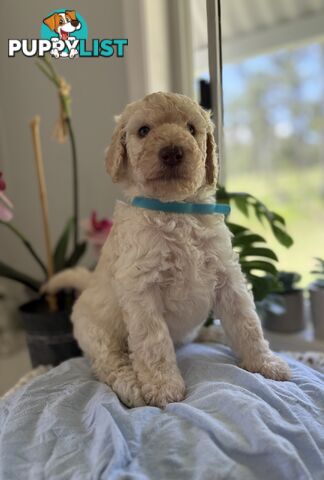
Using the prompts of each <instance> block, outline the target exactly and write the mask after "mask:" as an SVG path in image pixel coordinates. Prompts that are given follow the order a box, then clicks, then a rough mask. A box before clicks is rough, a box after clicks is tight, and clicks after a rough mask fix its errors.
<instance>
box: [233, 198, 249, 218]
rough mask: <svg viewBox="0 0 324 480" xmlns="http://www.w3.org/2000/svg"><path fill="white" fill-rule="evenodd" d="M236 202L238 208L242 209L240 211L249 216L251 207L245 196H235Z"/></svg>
mask: <svg viewBox="0 0 324 480" xmlns="http://www.w3.org/2000/svg"><path fill="white" fill-rule="evenodd" d="M233 200H234V203H235V205H236V206H237V208H238V209H239V210H240V212H242V213H243V215H245V216H246V217H248V216H249V209H248V204H247V201H246V199H245V198H243V197H234V199H233Z"/></svg>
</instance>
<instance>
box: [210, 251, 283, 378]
mask: <svg viewBox="0 0 324 480" xmlns="http://www.w3.org/2000/svg"><path fill="white" fill-rule="evenodd" d="M231 257H232V258H231V259H229V261H228V264H227V265H226V267H227V271H226V274H225V279H224V282H223V286H222V287H221V288H219V289H217V290H216V301H215V310H216V312H217V315H219V317H218V318H220V320H221V322H222V325H223V327H224V330H225V332H226V335H227V337H228V339H229V341H230V344H231V347H232V348H233V350H234V352H235V353H236V354H237V356H238V357H239V358H240V360H241V362H242V363H241V365H242V367H243V368H245V369H246V370H249V371H250V372H255V373H261V374H262V375H263V376H264V377H267V378H271V379H273V380H288V379H289V378H290V376H291V372H290V369H289V367H288V365H287V364H286V363H285V362H284V361H283V360H281V359H280V358H279V357H277V356H276V355H274V354H273V353H272V352H271V350H270V349H269V344H268V342H267V341H266V340H265V339H264V337H263V332H262V328H261V322H260V320H259V317H258V315H257V313H256V311H255V305H254V301H253V298H252V295H251V294H250V293H249V292H248V289H247V285H246V281H245V278H244V275H243V274H242V271H241V268H240V265H239V263H238V261H236V260H235V257H234V253H232V255H231Z"/></svg>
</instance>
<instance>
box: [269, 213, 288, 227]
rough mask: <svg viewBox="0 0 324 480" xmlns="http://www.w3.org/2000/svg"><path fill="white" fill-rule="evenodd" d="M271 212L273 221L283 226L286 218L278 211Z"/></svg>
mask: <svg viewBox="0 0 324 480" xmlns="http://www.w3.org/2000/svg"><path fill="white" fill-rule="evenodd" d="M271 213H272V215H273V219H274V221H275V222H279V223H281V224H282V225H283V226H284V227H285V226H286V220H285V219H284V218H283V217H282V216H281V215H279V213H275V212H271Z"/></svg>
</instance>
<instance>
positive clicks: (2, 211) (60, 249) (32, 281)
mask: <svg viewBox="0 0 324 480" xmlns="http://www.w3.org/2000/svg"><path fill="white" fill-rule="evenodd" d="M5 190H6V183H5V181H4V178H3V173H2V172H0V225H2V226H4V227H6V228H8V229H9V230H10V231H11V232H12V233H13V234H15V235H16V236H17V237H18V238H19V239H20V240H21V241H22V243H23V245H24V246H25V248H26V249H27V251H28V252H29V253H30V255H32V257H33V258H34V260H35V261H36V263H37V265H38V266H39V268H40V270H41V271H42V278H40V279H39V278H34V277H31V276H29V275H27V274H25V273H23V272H21V271H18V270H16V269H14V268H12V267H11V266H9V265H7V264H6V263H4V262H3V261H1V260H0V277H5V278H9V279H11V280H15V281H17V282H19V283H22V284H23V285H25V286H27V287H29V288H30V289H31V290H33V291H35V292H38V291H39V289H40V287H41V285H42V284H43V283H44V282H45V281H46V279H47V269H46V266H45V264H44V262H43V260H42V259H41V257H40V256H39V255H38V253H37V252H36V250H35V249H34V247H33V245H32V243H31V242H30V241H29V240H28V239H27V238H26V236H25V235H24V234H23V233H22V232H21V231H20V230H19V229H18V228H17V227H16V226H15V225H14V224H13V223H12V220H13V218H14V215H13V211H14V206H13V203H12V202H11V200H10V199H9V197H8V196H7V195H6V194H5V193H4V192H5ZM80 224H81V228H82V229H83V232H84V237H85V238H84V241H82V242H81V243H78V245H77V248H76V249H72V252H70V253H69V251H68V246H69V238H70V236H71V230H72V229H71V226H72V222H71V220H70V221H69V222H68V223H67V225H66V227H65V228H64V231H63V233H62V234H61V236H60V237H59V239H58V242H57V244H56V246H55V249H54V252H53V258H54V265H55V271H56V272H58V271H60V270H63V269H64V268H69V267H73V266H75V265H76V264H77V263H78V262H79V261H80V259H81V257H82V256H83V254H84V253H85V251H86V247H87V244H90V245H92V246H93V250H94V253H95V255H96V257H98V256H99V255H100V251H101V248H102V246H103V244H104V243H105V241H106V238H107V236H108V235H109V232H110V230H111V227H112V222H111V220H109V219H108V218H103V219H98V216H97V212H95V211H93V212H92V213H91V216H90V218H88V219H84V220H82V221H81V222H80Z"/></svg>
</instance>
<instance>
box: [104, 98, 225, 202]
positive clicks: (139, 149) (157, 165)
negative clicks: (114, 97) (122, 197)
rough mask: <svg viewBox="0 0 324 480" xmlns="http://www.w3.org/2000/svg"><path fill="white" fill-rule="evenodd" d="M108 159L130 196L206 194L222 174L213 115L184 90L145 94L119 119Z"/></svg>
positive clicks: (163, 197) (182, 197) (180, 197)
mask: <svg viewBox="0 0 324 480" xmlns="http://www.w3.org/2000/svg"><path fill="white" fill-rule="evenodd" d="M106 164H107V169H108V172H109V174H110V175H111V177H112V179H113V181H114V182H120V183H121V184H123V185H124V187H126V193H128V195H130V196H133V195H145V196H151V197H152V196H153V197H156V198H159V199H161V200H169V201H171V200H185V199H187V198H191V197H194V196H195V195H197V194H207V195H208V194H210V193H212V192H213V191H215V188H216V182H217V173H218V166H217V159H216V146H215V142H214V137H213V124H212V122H211V120H210V116H209V114H208V113H207V112H206V111H204V110H203V109H202V108H201V107H200V106H199V105H198V104H197V103H196V102H194V101H193V100H191V99H190V98H188V97H186V96H184V95H179V94H174V93H160V92H159V93H153V94H151V95H147V96H146V97H144V99H143V100H139V101H137V102H134V103H131V104H129V105H128V106H127V107H126V109H125V110H124V112H123V113H122V114H121V115H120V116H119V117H118V118H117V126H116V128H115V131H114V133H113V137H112V142H111V145H110V147H109V148H108V150H107V157H106Z"/></svg>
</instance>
